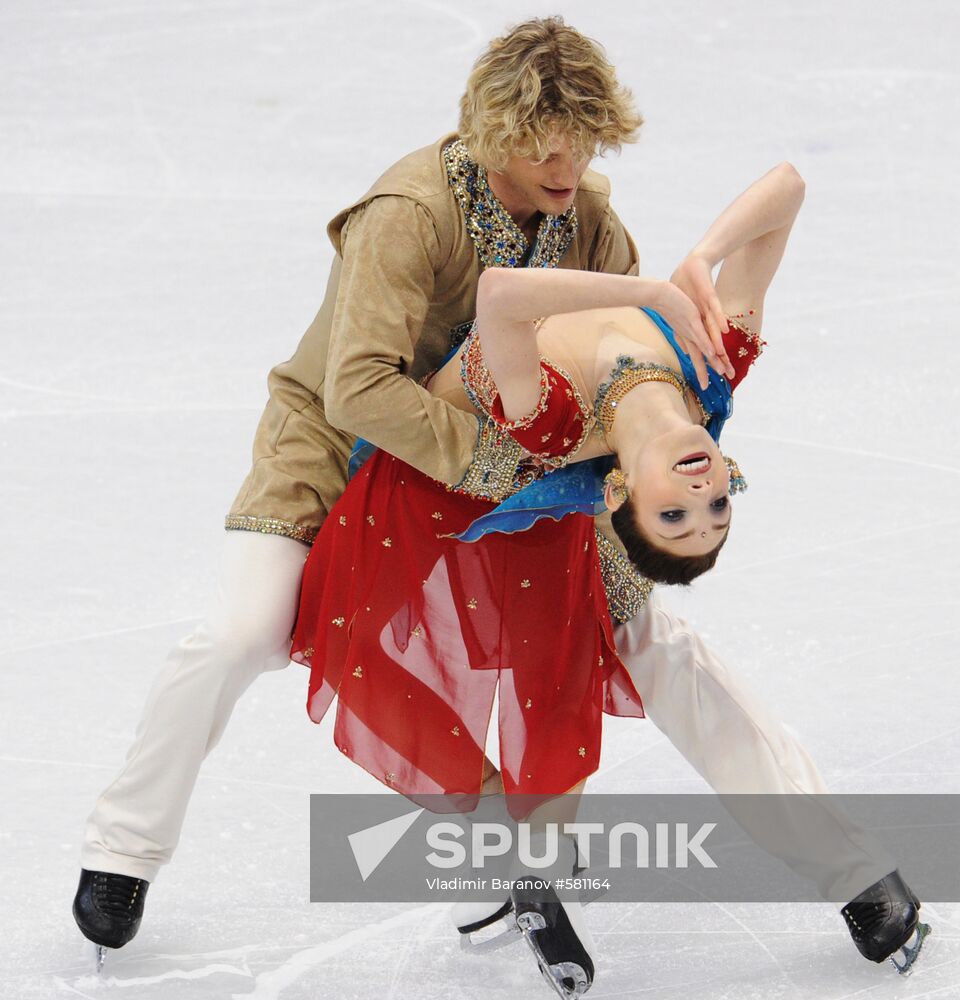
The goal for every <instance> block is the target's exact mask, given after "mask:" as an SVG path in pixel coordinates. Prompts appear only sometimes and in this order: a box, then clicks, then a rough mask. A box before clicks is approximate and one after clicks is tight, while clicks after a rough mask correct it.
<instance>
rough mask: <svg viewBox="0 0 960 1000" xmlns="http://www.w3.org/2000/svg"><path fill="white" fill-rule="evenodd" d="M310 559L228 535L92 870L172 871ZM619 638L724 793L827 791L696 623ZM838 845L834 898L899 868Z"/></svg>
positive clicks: (646, 688)
mask: <svg viewBox="0 0 960 1000" xmlns="http://www.w3.org/2000/svg"><path fill="white" fill-rule="evenodd" d="M307 552H308V550H307V548H306V547H305V546H304V545H302V544H301V543H300V542H295V541H293V540H292V539H289V538H284V537H281V536H276V535H265V534H258V533H255V532H246V531H229V532H227V533H226V535H225V541H224V550H223V561H222V565H221V571H220V579H219V584H218V587H217V592H216V595H215V599H214V602H213V607H212V608H211V609H210V612H209V614H208V616H207V618H206V619H204V620H203V621H202V622H201V623H200V624H199V625H198V626H197V627H196V629H195V630H194V631H193V633H192V634H190V635H189V636H187V637H186V638H185V639H183V640H182V641H181V642H180V643H178V645H177V646H175V647H174V649H173V650H172V651H171V652H170V654H169V656H168V657H167V662H166V665H165V666H164V668H163V670H162V671H161V672H160V675H159V676H158V677H157V679H156V682H155V683H154V686H153V689H152V690H151V692H150V695H149V697H148V699H147V703H146V706H145V708H144V712H143V717H142V718H141V720H140V724H139V726H138V728H137V732H136V736H135V739H134V742H133V745H132V746H131V748H130V751H129V753H128V754H127V759H126V762H125V763H124V766H123V769H122V770H121V771H120V774H119V775H118V776H117V778H116V780H115V781H114V782H113V783H112V784H111V785H109V786H108V787H107V788H106V790H105V791H104V792H103V794H102V795H101V796H100V798H99V799H98V800H97V803H96V806H95V807H94V810H93V812H92V813H91V815H90V817H89V819H88V821H87V828H86V836H85V842H84V846H83V849H82V852H81V865H82V866H83V867H84V868H87V869H90V870H95V871H109V872H116V873H119V874H122V875H130V876H133V877H136V878H142V879H146V880H147V881H148V882H152V881H154V879H155V878H156V876H157V872H158V870H159V868H160V866H161V865H164V864H166V863H167V862H168V861H169V860H170V858H171V856H172V854H173V851H174V849H175V848H176V846H177V841H178V840H179V838H180V829H181V827H182V825H183V818H184V815H185V813H186V809H187V803H188V802H189V800H190V795H191V793H192V792H193V786H194V784H195V783H196V778H197V774H198V772H199V770H200V765H201V763H202V762H203V759H204V758H205V757H206V755H207V754H208V753H209V752H210V751H211V750H212V749H213V748H214V747H215V746H216V744H217V742H218V741H219V739H220V737H221V735H222V734H223V730H224V728H225V727H226V724H227V721H228V719H229V718H230V714H231V712H232V711H233V706H234V705H235V704H236V702H237V700H238V699H239V697H240V695H241V694H243V692H244V691H245V690H246V689H247V687H249V685H250V684H251V682H252V681H253V680H254V678H255V677H256V676H257V675H258V674H259V673H260V672H261V671H264V670H272V669H278V668H280V667H283V666H285V665H286V664H287V662H288V660H289V658H288V653H289V649H290V635H291V632H292V629H293V625H294V620H295V618H296V612H297V603H298V599H299V593H300V580H301V576H302V571H303V563H304V560H305V559H306V556H307ZM616 637H617V646H618V649H619V650H620V653H621V656H622V658H623V660H624V662H625V663H626V664H627V666H628V669H629V670H630V674H631V676H632V678H633V681H634V684H635V685H636V688H637V691H638V692H639V693H640V696H641V697H642V699H643V703H644V708H645V710H646V713H647V716H648V717H649V718H650V719H651V720H652V721H653V722H654V723H655V724H656V726H657V727H658V728H659V729H660V730H661V731H662V732H663V733H664V735H665V736H666V737H667V738H668V739H669V740H670V741H671V742H672V743H673V744H674V746H676V747H677V749H678V750H679V751H680V752H681V753H682V754H683V755H684V756H685V757H686V758H687V759H688V760H689V761H690V763H691V764H692V765H693V766H694V767H695V768H696V770H697V771H699V773H700V774H701V775H703V777H704V778H705V779H706V780H707V782H708V783H709V784H710V785H711V786H712V787H713V788H714V790H715V791H717V792H719V793H721V794H723V793H736V792H760V793H782V792H789V793H795V792H804V793H808V794H814V795H815V794H822V793H825V792H826V788H825V786H824V784H823V781H822V779H821V778H820V775H819V774H818V772H817V769H816V768H815V767H814V765H813V763H812V761H811V760H810V758H809V757H808V756H807V754H806V752H805V751H804V750H803V748H802V747H801V746H800V745H799V744H798V743H797V741H796V740H795V739H794V738H793V737H792V736H791V735H790V734H789V733H788V732H787V731H786V730H785V729H784V728H783V726H782V725H781V724H780V723H779V721H777V720H776V719H775V718H773V717H772V716H771V715H769V714H768V713H767V712H766V711H765V710H764V709H763V708H762V706H760V705H759V704H758V703H757V702H756V700H755V699H754V698H753V697H752V696H751V695H750V694H749V693H748V692H747V691H746V690H745V689H744V688H743V687H742V686H741V685H740V684H738V683H737V682H735V681H734V680H733V678H732V677H731V676H730V675H729V674H728V672H727V670H726V668H725V667H724V666H723V664H722V663H720V662H719V661H718V660H717V659H716V657H714V656H713V655H712V654H711V653H710V652H709V650H707V649H706V647H705V646H704V645H703V643H701V642H700V640H699V639H698V638H697V637H696V636H695V635H694V634H693V633H692V632H691V631H690V630H689V628H688V627H687V626H686V625H685V623H683V622H682V621H680V620H679V619H677V618H674V617H673V616H672V615H670V614H669V613H668V612H666V611H664V610H663V609H661V608H660V607H659V606H657V604H656V603H655V602H651V604H650V606H649V607H648V609H647V610H646V611H645V612H644V613H642V614H641V615H639V616H638V617H637V618H636V619H634V621H632V622H630V623H628V624H627V625H623V626H620V627H619V628H618V629H617V630H616ZM731 803H733V804H731ZM725 805H726V806H727V808H728V809H729V810H730V811H731V813H732V814H733V815H734V818H735V819H737V820H738V822H740V823H741V825H743V826H744V828H745V829H747V832H748V833H751V835H753V836H754V837H755V839H757V840H758V841H759V842H761V843H762V846H764V847H766V848H767V849H768V850H770V851H771V852H772V853H775V854H777V855H778V856H781V857H784V858H785V859H787V860H788V863H791V864H792V866H793V867H795V868H797V869H798V870H801V869H802V865H801V866H800V867H798V866H797V865H796V864H794V863H793V861H792V860H790V859H791V858H793V856H794V854H795V852H796V851H798V850H799V851H800V853H801V854H802V852H803V847H802V845H799V846H798V845H788V846H787V849H786V850H785V851H784V852H783V853H782V852H781V851H780V850H779V846H778V844H777V843H776V842H775V840H776V838H773V839H771V837H770V831H769V829H768V828H764V829H763V830H760V829H758V828H756V827H757V824H756V823H754V824H753V825H754V827H755V828H754V829H750V825H751V822H752V821H751V818H750V817H749V816H748V817H746V819H745V820H744V819H743V818H741V817H740V816H738V815H737V812H736V805H735V800H728V801H726V802H725ZM836 844H837V852H836V853H835V855H834V857H833V858H832V859H831V860H830V862H829V864H828V865H827V868H828V873H827V874H823V872H824V871H825V869H824V867H823V865H822V864H821V860H820V859H815V862H814V863H813V868H812V869H811V871H809V872H804V873H805V874H809V875H810V877H813V878H815V881H816V882H817V885H818V888H819V889H820V891H821V893H822V894H823V895H824V896H825V897H826V898H828V899H834V900H837V901H840V902H845V901H847V900H849V899H851V898H853V896H855V895H857V894H858V893H859V892H861V891H862V890H863V889H865V888H867V886H869V885H872V884H873V882H875V881H877V880H878V879H879V878H881V877H882V876H884V875H886V874H887V873H888V872H890V871H892V870H893V868H894V867H896V866H895V864H894V863H893V861H892V859H889V858H883V857H879V856H878V854H877V852H876V851H875V850H874V849H872V847H871V846H870V845H869V844H868V843H867V842H866V840H865V838H861V837H860V836H859V834H858V831H856V830H855V829H854V828H850V827H848V826H845V825H844V821H843V819H842V817H840V818H838V819H837V839H836ZM813 869H815V871H816V872H818V873H820V874H819V875H818V874H815V872H814V870H813ZM838 893H839V895H838Z"/></svg>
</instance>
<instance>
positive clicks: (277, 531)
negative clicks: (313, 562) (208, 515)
mask: <svg viewBox="0 0 960 1000" xmlns="http://www.w3.org/2000/svg"><path fill="white" fill-rule="evenodd" d="M223 526H224V528H225V529H226V530H227V531H258V532H260V534H263V535H283V536H284V537H285V538H292V539H293V540H294V541H297V542H303V543H304V544H305V545H312V544H313V542H314V540H315V539H316V537H317V532H318V531H319V530H320V529H319V528H313V527H309V526H307V525H305V524H294V523H293V522H292V521H281V520H280V519H279V518H276V517H251V516H249V515H246V514H228V515H227V517H226V518H225V519H224V523H223Z"/></svg>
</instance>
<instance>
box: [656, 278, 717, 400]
mask: <svg viewBox="0 0 960 1000" xmlns="http://www.w3.org/2000/svg"><path fill="white" fill-rule="evenodd" d="M681 266H682V265H681ZM678 270H679V269H678ZM675 273H676V272H675ZM709 274H710V272H709V270H708V271H707V276H708V279H709ZM711 288H712V283H711ZM718 305H719V303H718ZM654 308H655V309H656V311H657V312H658V313H660V315H661V316H663V318H664V319H665V320H666V321H667V323H669V324H670V326H671V327H672V328H673V332H674V334H675V336H676V338H677V343H678V344H679V345H680V347H681V348H682V349H683V350H684V351H686V352H687V354H689V355H690V360H691V361H692V362H693V367H694V369H695V370H696V372H697V379H698V380H699V382H700V388H701V389H706V388H707V386H708V385H709V384H710V379H709V376H708V375H707V365H708V364H710V365H712V366H713V367H714V368H715V369H716V370H717V371H720V372H724V373H727V374H732V372H733V369H732V367H731V366H730V362H729V360H728V359H727V355H726V352H725V351H724V347H723V340H722V339H721V338H720V335H719V332H718V333H717V338H716V341H714V339H713V338H712V337H711V336H710V335H709V334H708V332H707V328H706V327H705V325H704V322H703V320H702V319H701V315H700V311H699V309H698V308H697V305H696V304H695V302H694V301H693V300H692V299H691V298H690V297H689V295H688V293H687V291H686V289H684V288H681V287H680V286H679V285H677V284H676V283H675V282H670V281H662V282H660V283H659V287H658V289H657V304H656V305H655V306H654ZM718 343H719V349H720V351H721V352H723V353H720V354H718V352H717V344H718ZM727 369H729V372H727Z"/></svg>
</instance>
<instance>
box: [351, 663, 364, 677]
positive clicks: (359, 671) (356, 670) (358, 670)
mask: <svg viewBox="0 0 960 1000" xmlns="http://www.w3.org/2000/svg"><path fill="white" fill-rule="evenodd" d="M353 676H354V677H363V667H361V666H360V664H359V663H358V664H357V665H356V666H355V667H354V668H353Z"/></svg>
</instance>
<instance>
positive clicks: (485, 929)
mask: <svg viewBox="0 0 960 1000" xmlns="http://www.w3.org/2000/svg"><path fill="white" fill-rule="evenodd" d="M584 871H586V869H584V868H581V867H579V866H575V867H574V869H573V875H574V877H577V876H578V875H580V874H582V873H583V872H584ZM603 875H604V873H603V872H600V874H599V876H598V877H594V878H592V879H591V880H590V882H589V883H588V884H587V885H586V886H585V887H584V888H581V889H580V902H581V904H583V905H584V906H586V905H587V904H588V903H592V902H593V901H594V900H596V899H599V898H600V897H601V896H602V895H604V893H605V892H606V891H607V889H608V887H609V879H604V878H603ZM451 916H452V918H453V923H454V926H455V927H456V928H457V930H458V931H459V932H460V948H461V950H462V951H467V952H471V953H473V954H482V953H484V952H490V951H499V950H500V949H501V948H506V947H507V946H508V945H511V944H513V943H514V942H516V941H519V940H520V938H521V936H522V931H521V930H520V928H519V926H518V925H517V918H516V916H515V914H514V912H513V900H512V898H511V897H510V896H509V895H508V896H507V898H506V900H505V901H504V902H502V903H497V902H473V901H469V900H464V901H461V902H459V903H455V904H454V906H453V911H452V913H451Z"/></svg>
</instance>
